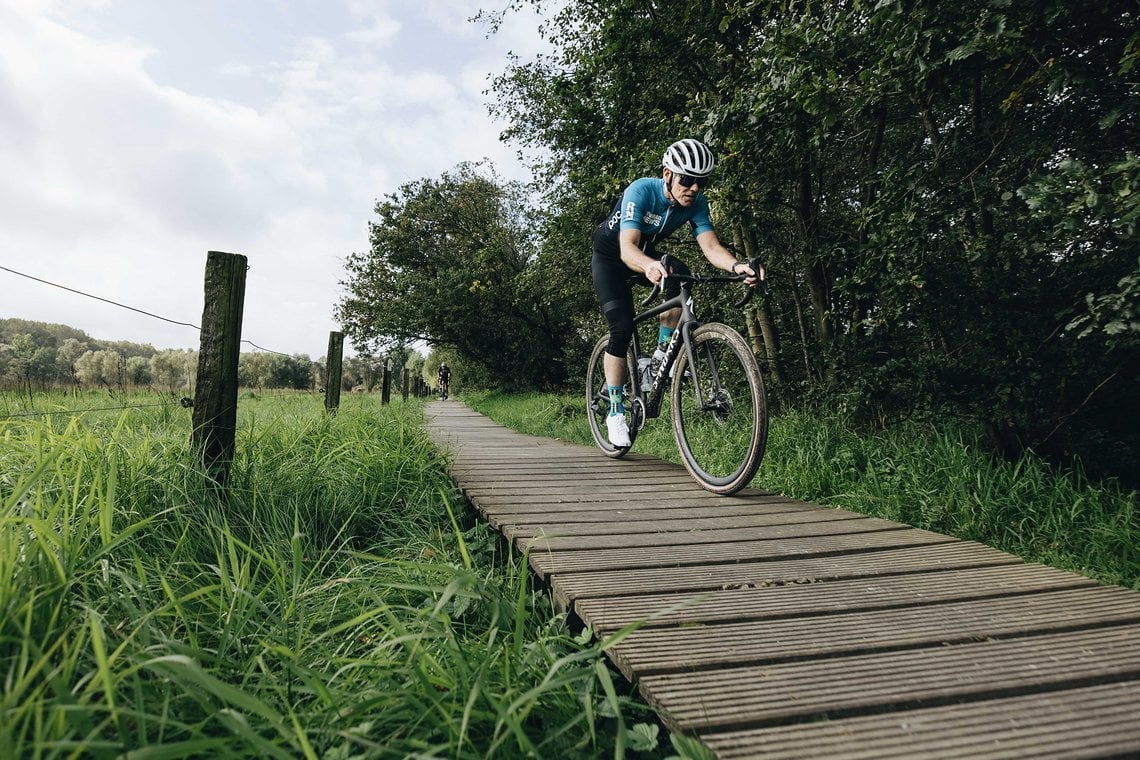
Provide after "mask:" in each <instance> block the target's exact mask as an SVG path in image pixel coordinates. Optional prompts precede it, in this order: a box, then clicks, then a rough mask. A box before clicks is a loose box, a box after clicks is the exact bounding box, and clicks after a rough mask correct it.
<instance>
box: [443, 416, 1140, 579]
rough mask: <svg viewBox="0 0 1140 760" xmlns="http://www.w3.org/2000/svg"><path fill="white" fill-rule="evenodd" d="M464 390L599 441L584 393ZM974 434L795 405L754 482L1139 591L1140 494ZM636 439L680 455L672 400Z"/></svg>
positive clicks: (554, 431) (671, 456)
mask: <svg viewBox="0 0 1140 760" xmlns="http://www.w3.org/2000/svg"><path fill="white" fill-rule="evenodd" d="M463 400H464V401H465V402H467V403H468V404H469V405H470V406H471V407H472V408H474V409H476V410H478V411H480V412H482V413H484V414H486V415H488V416H489V417H491V418H492V419H495V420H496V421H498V422H499V423H501V424H503V425H506V426H508V427H510V428H512V429H515V430H518V431H521V432H526V433H531V434H535V435H542V436H549V437H552V438H559V439H562V440H566V441H573V442H576V443H582V444H586V445H589V446H593V445H594V444H593V440H592V438H591V437H590V431H589V428H588V426H587V424H586V420H585V402H584V400H583V399H581V398H579V396H577V395H552V394H530V395H510V396H504V395H497V394H468V395H466V396H464V398H463ZM976 444H977V440H976V438H975V437H974V436H972V435H971V434H970V433H969V432H968V431H967V430H965V429H963V428H961V427H959V426H957V425H954V424H947V425H945V426H940V427H938V428H935V427H933V426H930V425H919V424H913V425H908V426H904V427H901V428H897V429H893V430H890V431H887V432H880V433H875V434H867V433H858V432H856V431H855V430H854V429H853V427H852V426H851V425H850V424H847V423H846V422H845V421H844V420H841V419H825V418H820V417H818V416H814V415H809V414H805V413H790V414H785V415H783V416H780V417H776V418H773V419H772V420H771V423H770V430H769V437H768V449H767V453H766V454H765V457H764V461H763V463H762V464H761V466H760V471H759V473H758V474H757V476H756V478H755V479H754V480H753V485H754V486H755V487H758V488H765V489H768V490H771V491H775V492H778V493H782V494H785V495H787V496H791V497H793V498H796V499H802V500H804V501H811V502H816V503H820V504H826V505H829V506H834V507H839V508H843V509H849V510H853V511H856V512H861V513H864V514H868V515H874V516H876V517H883V518H887V519H890V520H898V521H900V522H904V523H907V524H909V525H913V526H915V527H919V528H925V529H928V530H932V531H936V532H939V533H943V534H948V535H953V536H958V537H960V538H965V539H970V540H973V541H979V542H981V543H985V544H988V545H990V546H993V547H996V548H998V549H1002V550H1003V551H1007V552H1010V553H1012V554H1016V555H1018V556H1020V557H1023V558H1024V559H1026V560H1029V561H1033V562H1041V563H1044V564H1048V565H1052V566H1054V567H1059V568H1064V569H1070V570H1076V571H1078V572H1081V573H1084V574H1086V575H1089V576H1091V577H1093V578H1097V579H1098V580H1101V581H1103V582H1105V583H1111V584H1119V585H1122V586H1126V587H1129V588H1133V589H1138V590H1140V508H1138V502H1140V498H1138V497H1140V495H1138V494H1137V493H1136V492H1135V491H1126V490H1123V489H1121V488H1118V487H1116V486H1114V485H1112V484H1095V483H1089V482H1087V481H1086V480H1085V479H1084V478H1082V477H1081V476H1080V474H1079V473H1072V472H1070V473H1058V472H1055V471H1052V470H1050V468H1049V467H1048V466H1046V465H1045V464H1044V463H1043V462H1041V461H1040V460H1038V459H1036V458H1035V457H1033V456H1032V455H1027V456H1025V457H1023V458H1022V459H1021V460H1019V461H1017V462H1015V463H1005V462H999V461H995V460H994V459H993V458H991V457H990V456H988V455H987V454H985V453H984V451H983V450H982V448H981V447H980V446H978V445H976ZM635 449H636V450H637V451H639V452H642V453H646V454H651V455H653V456H658V457H661V458H662V459H668V460H670V461H674V462H680V458H679V456H678V454H677V447H676V444H675V443H674V441H673V436H672V429H671V427H670V424H669V420H668V413H667V410H666V412H665V413H664V416H663V417H661V418H658V419H655V420H650V421H649V422H648V424H647V425H646V427H645V428H644V429H643V430H642V432H641V434H640V435H638V437H637V441H636V443H635Z"/></svg>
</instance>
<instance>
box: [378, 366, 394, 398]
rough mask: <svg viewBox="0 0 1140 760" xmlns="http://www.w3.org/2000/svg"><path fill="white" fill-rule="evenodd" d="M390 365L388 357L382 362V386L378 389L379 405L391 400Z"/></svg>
mask: <svg viewBox="0 0 1140 760" xmlns="http://www.w3.org/2000/svg"><path fill="white" fill-rule="evenodd" d="M391 366H392V360H391V359H388V360H387V361H385V362H384V387H383V388H382V389H381V391H380V405H381V406H387V404H388V402H389V401H390V400H391V394H392V370H391V369H389V368H390V367H391Z"/></svg>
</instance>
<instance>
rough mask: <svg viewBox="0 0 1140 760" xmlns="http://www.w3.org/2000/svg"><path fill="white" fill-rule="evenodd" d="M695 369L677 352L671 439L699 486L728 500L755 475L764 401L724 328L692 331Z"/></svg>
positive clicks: (750, 360) (738, 345)
mask: <svg viewBox="0 0 1140 760" xmlns="http://www.w3.org/2000/svg"><path fill="white" fill-rule="evenodd" d="M691 348H692V355H693V359H694V361H695V366H694V365H693V364H690V362H689V355H688V352H686V351H685V350H684V349H683V348H682V350H681V352H680V354H679V355H678V357H677V362H676V364H675V365H674V371H673V388H672V404H671V414H672V417H673V437H674V438H675V439H676V441H677V448H678V449H680V451H681V457H682V458H683V459H684V461H685V468H686V469H688V471H689V473H690V474H691V475H692V476H693V477H694V478H695V479H696V480H697V482H698V483H700V484H701V486H702V487H703V488H705V489H707V490H709V491H712V492H713V493H718V494H723V495H728V494H733V493H736V492H737V491H739V490H740V489H741V488H743V487H744V486H746V485H748V482H749V481H751V480H752V478H753V476H755V475H756V470H757V469H758V468H759V467H760V460H761V459H763V457H764V448H765V446H766V445H767V442H768V402H767V400H766V398H765V396H764V382H763V380H762V379H761V377H760V367H759V365H757V363H756V357H755V356H754V355H753V353H752V349H751V348H749V346H748V344H747V343H746V342H745V340H744V338H742V337H741V336H740V333H738V332H737V331H736V330H733V329H732V328H731V327H729V326H728V325H722V324H718V323H715V322H713V323H709V324H705V325H701V326H700V327H698V328H696V329H695V330H693V332H692V346H691Z"/></svg>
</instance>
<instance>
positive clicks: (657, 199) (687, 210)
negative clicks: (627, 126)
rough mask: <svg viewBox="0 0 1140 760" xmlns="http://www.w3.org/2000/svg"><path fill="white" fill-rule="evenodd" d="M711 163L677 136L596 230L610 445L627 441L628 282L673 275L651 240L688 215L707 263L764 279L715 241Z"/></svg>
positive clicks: (661, 338)
mask: <svg viewBox="0 0 1140 760" xmlns="http://www.w3.org/2000/svg"><path fill="white" fill-rule="evenodd" d="M715 165H716V160H715V159H714V158H713V154H712V151H711V150H709V148H708V146H706V145H705V144H704V143H702V142H700V141H699V140H693V139H684V140H678V141H677V142H675V143H673V144H672V145H670V146H669V147H668V149H666V151H665V155H664V156H663V157H662V159H661V166H662V169H661V178H660V179H658V178H657V177H643V178H641V179H638V180H634V181H633V182H632V183H630V185H629V186H628V187H626V189H625V192H623V193H622V197H621V200H620V201H619V202H618V204H617V206H615V207H614V210H613V213H612V214H610V216H609V218H607V219H606V220H605V221H603V222H602V223H601V224H599V225H598V226H597V228H595V229H594V236H593V241H592V242H593V257H592V258H591V261H590V270H591V272H592V273H593V277H594V292H595V294H596V295H597V297H598V304H599V305H600V306H601V308H602V313H603V314H604V315H605V317H606V322H607V323H608V324H609V328H610V338H609V346H608V347H607V348H606V356H605V372H606V384H607V385H608V386H609V395H610V414H609V417H608V418H607V419H606V430H607V432H608V434H609V440H610V443H612V444H613V445H614V446H618V447H626V446H629V445H630V437H629V424H628V423H627V422H626V419H625V408H624V404H623V402H622V386H623V385H624V384H625V374H626V369H625V355H626V351H627V350H628V349H629V344H630V341H631V340H632V339H633V329H634V326H633V317H634V314H635V312H634V305H633V285H634V284H635V283H637V284H643V285H650V286H652V285H656V284H658V283H660V282H661V280H662V278H664V277H666V276H667V275H669V274H671V272H667V271H666V270H665V267H664V266H663V265H662V263H661V261H660V256H659V255H658V254H657V253H656V251H655V248H656V245H657V241H659V240H660V239H661V238H664V237H666V236H668V235H669V234H671V233H672V232H673V231H674V230H676V229H677V228H678V227H680V226H681V225H682V224H684V223H685V222H688V223H689V225H690V227H692V230H693V237H695V238H696V240H697V245H699V246H700V249H701V253H703V254H704V256H705V258H706V259H708V261H709V263H710V264H712V265H713V266H715V267H717V268H718V269H722V270H724V271H726V272H732V273H733V274H739V275H745V280H744V282H745V283H746V284H747V285H748V286H750V287H755V286H756V283H757V282H759V281H760V280H762V279H763V278H764V269H763V267H761V268H760V271H759V272H757V271H754V270H753V269H752V267H750V266H749V265H748V264H747V263H746V262H743V261H738V260H737V258H736V256H734V255H733V254H732V252H731V251H729V250H728V249H727V248H725V247H724V246H723V245H722V244H721V242H720V238H718V237H717V234H716V230H715V229H714V228H713V224H712V219H711V216H710V214H709V202H708V199H707V198H705V193H704V191H705V190H706V189H707V188H708V185H709V174H710V173H711V172H712V170H713V167H714V166H715ZM669 260H670V262H671V263H672V270H673V272H675V273H677V274H681V275H687V274H690V273H691V272H690V270H689V268H688V266H686V265H685V263H684V262H682V261H680V260H678V259H676V258H675V257H674V256H670V257H669ZM678 293H680V286H679V285H678V284H677V283H676V282H675V281H669V280H666V282H665V297H666V298H672V297H674V296H676V295H677V294H678ZM680 313H681V310H680V309H672V310H670V311H667V312H665V313H664V314H662V315H661V326H660V328H659V332H658V344H659V347H658V351H662V353H663V347H664V344H668V342H669V339H670V338H671V337H672V334H673V330H674V328H676V326H677V320H678V319H679V318H680Z"/></svg>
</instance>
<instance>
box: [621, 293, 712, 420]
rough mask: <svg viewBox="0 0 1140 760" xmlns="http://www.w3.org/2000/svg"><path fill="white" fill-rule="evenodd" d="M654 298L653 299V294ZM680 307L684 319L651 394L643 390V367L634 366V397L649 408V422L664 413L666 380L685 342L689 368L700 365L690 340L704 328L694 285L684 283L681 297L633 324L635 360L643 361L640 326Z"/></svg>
mask: <svg viewBox="0 0 1140 760" xmlns="http://www.w3.org/2000/svg"><path fill="white" fill-rule="evenodd" d="M650 297H652V294H651V296H650ZM677 307H680V309H681V319H680V321H679V322H678V323H677V329H676V330H675V331H674V332H673V336H672V338H670V340H669V345H668V346H667V347H666V348H665V359H664V360H663V361H662V362H661V365H660V366H659V367H658V368H657V372H655V373H654V374H653V385H652V387H650V389H649V391H644V390H642V388H641V377H640V374H639V371H640V369H641V368H640V367H634V372H635V377H632V378H630V386H631V387H632V388H633V389H634V392H633V395H634V397H635V398H639V399H641V400H642V403H643V404H644V405H645V417H646V419H653V418H654V417H658V416H660V414H661V400H662V399H663V398H664V396H665V387H666V385H665V378H667V377H668V376H669V370H671V369H672V368H673V364H674V363H676V360H677V346H678V345H679V344H681V343H682V342H683V343H684V344H685V352H686V354H687V356H688V357H689V365H690V366H696V365H695V363H694V359H695V358H696V357H694V356H693V342H692V340H690V335H691V333H692V331H693V330H695V329H696V328H698V327H700V326H701V324H702V323H701V322H700V321H699V320H698V319H697V316H696V314H695V313H694V312H693V295H692V292H691V283H690V282H689V281H687V280H682V281H681V292H680V294H678V295H676V296H674V297H673V298H670V299H669V300H668V301H664V302H663V303H660V304H658V305H657V306H654V307H653V308H652V309H649V310H648V311H644V312H642V313H640V314H638V315H637V316H635V317H634V318H633V324H634V326H635V327H634V331H633V355H634V357H635V358H640V357H641V341H640V340H639V339H638V336H637V329H636V326H637V325H639V324H641V323H642V322H645V321H646V320H649V319H653V318H654V317H656V316H660V315H661V314H664V313H665V312H667V311H669V310H671V309H676V308H677ZM698 392H699V391H698Z"/></svg>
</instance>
